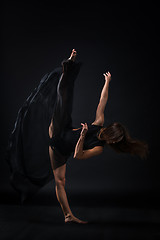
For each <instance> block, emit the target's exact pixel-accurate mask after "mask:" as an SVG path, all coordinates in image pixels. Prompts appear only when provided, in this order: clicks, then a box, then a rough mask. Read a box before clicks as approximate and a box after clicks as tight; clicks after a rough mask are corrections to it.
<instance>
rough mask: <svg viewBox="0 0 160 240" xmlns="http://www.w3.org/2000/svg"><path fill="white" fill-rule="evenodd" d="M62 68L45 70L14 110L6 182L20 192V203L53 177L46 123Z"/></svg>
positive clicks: (49, 115)
mask: <svg viewBox="0 0 160 240" xmlns="http://www.w3.org/2000/svg"><path fill="white" fill-rule="evenodd" d="M61 74H62V67H60V68H56V69H55V70H53V71H52V72H51V73H47V74H46V75H45V76H44V77H43V78H42V79H41V81H40V83H39V85H38V86H37V87H36V88H35V89H34V90H33V91H32V93H31V94H30V95H29V97H28V98H27V99H26V100H25V102H24V104H23V105H22V107H21V108H20V109H19V111H18V115H17V119H16V121H15V125H14V129H13V131H12V133H11V134H10V136H9V140H8V145H7V149H6V155H5V159H6V160H7V162H8V164H9V167H10V171H11V175H10V183H11V185H12V186H13V188H14V189H15V190H16V191H18V192H19V193H20V196H21V203H23V202H24V201H25V199H26V196H27V198H28V197H29V196H30V197H31V196H34V194H35V193H36V192H37V191H38V190H39V189H40V188H41V187H42V186H44V185H45V184H47V183H48V182H49V181H51V180H52V179H53V170H52V167H51V162H50V158H49V149H48V148H49V140H50V138H49V133H48V129H49V125H50V122H51V118H52V115H53V113H54V108H55V102H56V97H57V85H58V82H59V78H60V76H61Z"/></svg>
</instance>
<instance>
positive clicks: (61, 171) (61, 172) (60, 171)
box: [49, 147, 87, 223]
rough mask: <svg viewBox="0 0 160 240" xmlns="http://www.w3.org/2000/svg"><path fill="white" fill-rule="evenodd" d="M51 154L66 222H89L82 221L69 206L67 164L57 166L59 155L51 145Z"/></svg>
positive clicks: (58, 196) (59, 199)
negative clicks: (66, 189)
mask: <svg viewBox="0 0 160 240" xmlns="http://www.w3.org/2000/svg"><path fill="white" fill-rule="evenodd" d="M49 154H50V158H51V162H52V168H53V174H54V178H55V189H56V196H57V200H58V201H59V203H60V205H61V208H62V211H63V214H64V217H65V222H76V223H87V222H85V221H82V220H80V219H78V218H76V217H75V216H74V215H73V213H72V211H71V209H70V207H69V203H68V199H67V195H66V191H65V174H66V164H63V165H61V164H60V165H59V166H57V159H56V157H57V156H58V155H56V154H55V151H53V150H52V148H51V147H49Z"/></svg>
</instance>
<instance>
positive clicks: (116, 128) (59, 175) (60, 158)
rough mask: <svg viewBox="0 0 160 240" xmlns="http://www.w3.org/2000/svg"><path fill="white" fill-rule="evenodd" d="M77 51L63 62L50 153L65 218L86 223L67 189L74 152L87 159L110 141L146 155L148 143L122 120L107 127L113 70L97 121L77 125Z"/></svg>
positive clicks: (119, 147) (119, 148)
mask: <svg viewBox="0 0 160 240" xmlns="http://www.w3.org/2000/svg"><path fill="white" fill-rule="evenodd" d="M75 57H76V51H75V50H74V49H73V51H72V54H71V57H70V58H69V60H68V61H66V62H65V64H64V65H63V73H62V75H61V79H60V82H59V85H58V88H57V92H58V101H57V104H56V108H55V112H54V115H53V118H52V121H51V124H50V127H49V135H50V140H51V141H50V146H49V154H50V159H51V163H52V168H53V173H54V178H55V187H56V195H57V199H58V201H59V203H60V205H61V208H62V210H63V213H64V217H65V222H77V223H86V222H85V221H82V220H80V219H78V218H76V217H75V216H74V215H73V213H72V211H71V209H70V207H69V204H68V200H67V196H66V192H65V173H66V161H67V158H68V157H69V156H70V155H71V153H74V156H73V157H74V158H77V159H87V158H91V157H93V156H95V155H99V154H101V153H102V152H103V148H104V145H110V146H111V147H112V148H113V149H114V150H116V151H117V152H128V153H131V154H136V155H139V156H140V157H142V158H143V157H146V155H147V145H146V144H145V143H144V142H142V141H139V140H133V139H132V138H131V137H130V136H129V133H128V131H127V130H126V128H125V127H124V126H123V125H122V124H120V123H118V122H115V123H112V124H111V125H109V126H108V127H104V126H103V124H104V109H105V106H106V103H107V99H108V89H109V83H110V81H111V74H110V72H106V73H105V74H104V77H105V84H104V86H103V89H102V92H101V97H100V101H99V104H98V107H97V110H96V118H95V120H94V122H92V123H91V124H89V125H87V123H85V124H83V123H81V125H82V127H81V128H78V129H73V127H72V120H71V110H72V97H73V85H74V81H75V78H76V74H77V72H76V69H77V68H76V66H77V65H76V63H75V62H74V61H75Z"/></svg>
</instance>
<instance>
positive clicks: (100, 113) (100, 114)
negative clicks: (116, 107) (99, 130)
mask: <svg viewBox="0 0 160 240" xmlns="http://www.w3.org/2000/svg"><path fill="white" fill-rule="evenodd" d="M103 75H104V77H105V83H104V86H103V89H102V92H101V96H100V100H99V104H98V107H97V110H96V119H95V121H94V123H95V124H98V125H101V124H102V125H103V123H104V110H105V106H106V103H107V100H108V90H109V82H110V81H111V74H110V72H107V73H104V74H103Z"/></svg>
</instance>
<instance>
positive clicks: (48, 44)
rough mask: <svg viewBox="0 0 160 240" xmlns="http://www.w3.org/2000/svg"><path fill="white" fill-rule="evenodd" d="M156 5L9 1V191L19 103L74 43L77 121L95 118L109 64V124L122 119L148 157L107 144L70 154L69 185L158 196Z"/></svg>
mask: <svg viewBox="0 0 160 240" xmlns="http://www.w3.org/2000/svg"><path fill="white" fill-rule="evenodd" d="M104 3H105V4H104ZM158 8H159V5H158V6H156V5H149V4H148V5H147V4H146V3H145V5H143V6H141V5H140V4H134V5H132V4H131V3H129V4H128V5H126V4H125V5H124V4H122V3H119V4H111V3H108V2H107V1H106V2H104V1H103V2H102V3H101V4H100V2H99V3H98V2H92V3H91V5H89V4H88V5H87V4H86V3H82V2H73V4H71V3H70V4H68V3H67V2H63V1H61V2H59V3H55V2H52V3H51V1H34V2H28V1H4V2H3V4H2V8H1V23H2V27H1V35H2V36H1V39H2V43H1V48H2V49H1V57H2V64H1V66H2V71H1V88H0V103H1V138H0V140H1V143H0V146H1V167H0V186H1V189H2V190H3V191H5V190H6V189H8V190H9V191H13V190H12V188H11V186H10V185H9V174H10V173H9V168H8V166H7V164H6V163H5V161H4V151H5V147H6V144H7V140H8V137H9V134H10V132H11V131H12V129H13V127H14V122H15V119H16V116H17V113H18V110H19V108H20V107H21V105H22V104H23V102H24V101H25V99H26V98H27V97H28V96H29V94H30V92H31V91H32V90H33V89H34V88H35V87H36V86H37V85H38V83H39V81H40V79H41V78H42V77H43V75H44V74H45V73H46V72H50V71H52V70H53V69H54V68H55V67H57V66H59V65H60V63H61V61H62V60H63V59H64V58H66V57H68V56H69V55H70V52H71V50H72V48H75V49H76V50H77V52H78V55H77V58H78V59H79V60H81V61H82V62H83V67H82V69H81V72H80V74H79V76H78V79H77V81H76V84H75V94H74V106H73V122H74V125H75V127H77V128H78V127H80V123H81V122H90V121H94V118H95V111H96V107H97V104H98V100H99V97H100V93H101V90H102V87H103V83H104V77H103V73H104V72H105V71H108V70H109V71H110V72H111V74H112V80H111V83H110V89H109V100H108V103H107V106H106V109H105V125H107V124H109V123H111V122H113V121H119V122H121V123H123V124H124V125H125V126H126V127H127V128H128V129H129V132H130V134H131V136H133V137H135V138H138V139H141V140H146V141H147V142H148V144H149V149H150V155H149V158H148V159H147V160H146V161H144V160H141V159H140V158H138V157H132V156H130V155H128V154H126V155H123V154H120V155H118V154H116V153H115V152H113V150H111V149H109V148H106V149H105V150H104V153H103V154H102V155H100V156H97V157H94V158H92V159H87V160H81V161H80V160H76V159H72V158H70V159H69V160H68V165H67V173H66V175H67V182H66V184H67V188H68V190H70V191H71V192H74V191H80V190H82V191H84V192H85V191H95V192H96V191H101V192H104V193H107V194H108V193H111V192H112V193H134V192H141V193H144V194H145V193H146V192H147V193H151V194H153V193H154V194H157V195H158V192H159V186H160V175H159V167H160V164H159V157H158V156H157V154H158V150H159V135H158V130H159V120H158V109H159V105H158V100H159V89H158V81H159V79H158V77H157V75H156V69H157V65H158V64H157V60H156V58H157V50H158V49H157V46H158V40H157V37H158ZM46 188H47V186H46ZM53 191H54V189H53ZM13 193H14V191H13Z"/></svg>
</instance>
